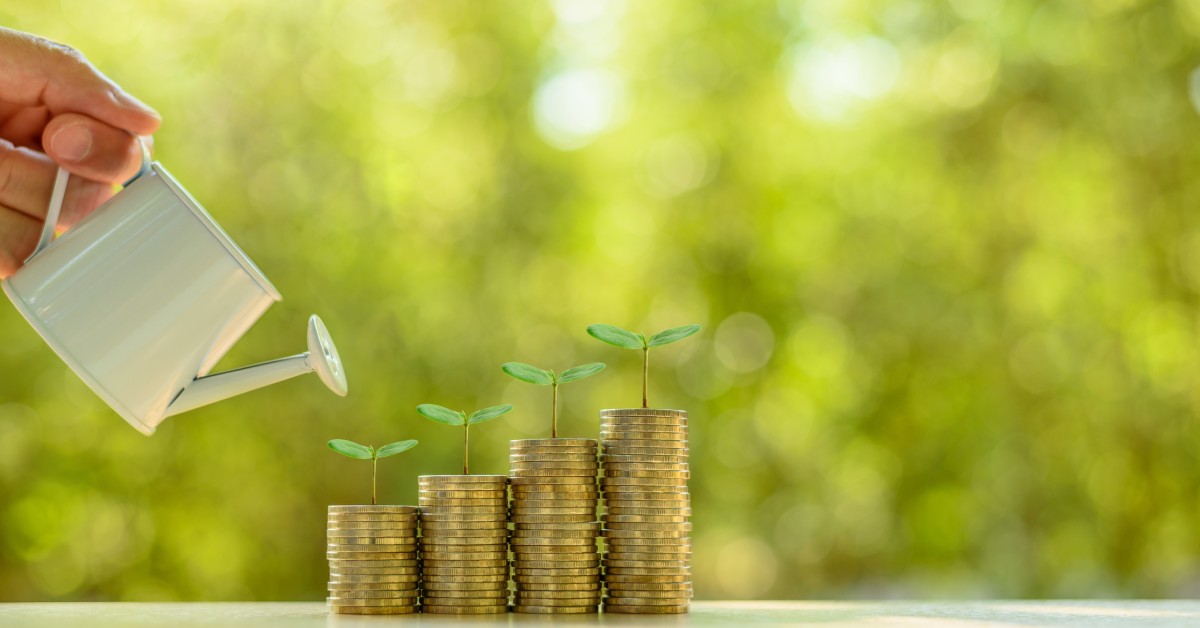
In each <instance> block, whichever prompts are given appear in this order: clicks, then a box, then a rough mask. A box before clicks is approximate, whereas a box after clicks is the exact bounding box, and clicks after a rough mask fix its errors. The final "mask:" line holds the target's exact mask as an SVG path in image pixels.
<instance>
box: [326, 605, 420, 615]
mask: <svg viewBox="0 0 1200 628" xmlns="http://www.w3.org/2000/svg"><path fill="white" fill-rule="evenodd" d="M329 612H331V613H337V614H340V615H411V614H415V613H418V612H420V608H418V607H417V605H416V604H410V605H404V606H334V605H332V604H331V605H330V606H329Z"/></svg>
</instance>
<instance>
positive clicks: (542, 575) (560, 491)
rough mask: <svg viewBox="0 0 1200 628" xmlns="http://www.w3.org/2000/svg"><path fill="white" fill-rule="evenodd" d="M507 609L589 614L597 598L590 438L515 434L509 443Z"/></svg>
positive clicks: (593, 448) (593, 464)
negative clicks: (509, 586) (509, 569)
mask: <svg viewBox="0 0 1200 628" xmlns="http://www.w3.org/2000/svg"><path fill="white" fill-rule="evenodd" d="M508 459H509V466H510V468H511V471H510V473H509V484H510V485H511V486H512V504H511V509H510V511H509V520H510V521H512V523H513V532H512V550H513V582H514V586H515V587H516V592H515V593H514V595H513V610H514V611H516V612H518V613H548V614H549V613H572V614H580V613H595V612H597V610H598V609H599V605H600V552H599V550H598V549H597V547H596V537H598V536H599V535H600V522H599V521H598V520H597V519H596V500H597V498H598V497H599V494H598V493H597V492H596V468H597V463H596V441H595V440H594V439H584V438H540V439H533V440H514V441H512V442H511V443H510V445H509V456H508Z"/></svg>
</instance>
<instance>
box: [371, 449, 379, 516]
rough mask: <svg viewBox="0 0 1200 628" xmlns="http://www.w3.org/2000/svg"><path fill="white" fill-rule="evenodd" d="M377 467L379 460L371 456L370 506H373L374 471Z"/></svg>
mask: <svg viewBox="0 0 1200 628" xmlns="http://www.w3.org/2000/svg"><path fill="white" fill-rule="evenodd" d="M378 467H379V458H376V457H375V456H371V505H372V506H374V505H375V475H376V474H375V470H376V469H377V468H378Z"/></svg>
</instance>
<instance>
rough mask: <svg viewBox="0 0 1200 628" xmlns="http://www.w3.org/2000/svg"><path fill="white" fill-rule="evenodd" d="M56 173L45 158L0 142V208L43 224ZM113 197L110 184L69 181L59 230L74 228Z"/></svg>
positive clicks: (80, 180) (25, 149)
mask: <svg viewBox="0 0 1200 628" xmlns="http://www.w3.org/2000/svg"><path fill="white" fill-rule="evenodd" d="M57 171H58V167H57V166H56V165H55V164H54V162H53V161H51V160H50V158H49V157H47V156H46V155H43V154H42V153H38V152H35V151H32V150H29V149H27V148H21V147H16V146H13V145H12V144H11V143H9V142H6V141H3V140H0V206H2V207H6V208H8V209H9V210H12V211H17V212H20V213H22V214H25V215H26V216H28V217H30V218H31V219H33V220H35V221H39V222H40V221H42V220H44V219H45V217H46V208H47V206H48V205H49V203H50V189H51V187H52V186H53V185H54V177H55V174H56V173H57ZM113 194H114V191H113V185H112V183H106V182H102V181H93V180H89V179H85V178H82V177H71V178H70V180H69V181H68V183H67V194H66V197H65V198H64V200H63V211H62V217H61V218H60V219H59V226H60V227H69V226H71V225H73V224H75V223H76V222H78V221H79V220H80V219H82V218H83V217H84V216H86V215H88V214H89V213H91V212H92V210H94V209H96V208H97V207H99V206H100V204H101V203H103V202H104V201H106V200H108V199H109V198H110V197H112V195H113Z"/></svg>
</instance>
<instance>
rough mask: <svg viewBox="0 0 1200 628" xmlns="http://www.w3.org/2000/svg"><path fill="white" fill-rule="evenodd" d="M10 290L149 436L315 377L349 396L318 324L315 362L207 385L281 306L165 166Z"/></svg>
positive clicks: (284, 364) (76, 367)
mask: <svg viewBox="0 0 1200 628" xmlns="http://www.w3.org/2000/svg"><path fill="white" fill-rule="evenodd" d="M60 177H64V178H63V181H64V186H65V175H61V174H60ZM48 222H49V220H48ZM52 227H53V225H49V224H48V225H47V228H48V229H49V228H52ZM3 288H4V292H5V294H6V295H7V296H8V297H9V299H10V300H11V301H12V302H13V304H14V305H16V307H17V309H18V310H19V311H20V312H21V314H23V315H24V317H25V319H26V320H28V321H29V323H30V324H31V325H32V326H33V327H34V328H35V329H36V330H37V332H38V333H39V334H40V335H41V336H42V338H43V339H45V340H46V342H47V343H48V344H49V345H50V346H51V347H52V348H53V349H54V351H55V352H56V353H57V354H58V356H59V357H60V358H62V360H63V361H64V362H66V363H67V364H68V365H69V366H70V367H71V369H72V370H73V371H75V373H76V374H78V375H79V376H80V378H82V379H83V381H84V382H85V383H87V385H88V386H89V387H90V388H91V389H92V390H93V391H94V392H95V393H96V394H97V395H99V396H100V397H101V398H102V399H103V400H104V401H105V402H106V403H108V405H109V406H111V407H112V408H113V410H115V411H116V412H117V413H118V414H120V415H121V416H122V417H123V418H124V419H125V420H126V421H128V422H129V423H130V424H131V425H133V426H134V427H135V428H137V429H138V430H139V431H141V432H143V433H145V434H147V435H148V434H152V433H153V432H154V430H155V428H156V427H157V426H158V424H159V423H161V422H162V420H163V419H165V418H166V417H168V416H171V415H172V414H177V413H178V412H180V411H184V410H187V409H191V408H194V407H197V406H198V405H202V403H209V402H212V401H215V400H217V399H221V398H224V397H228V396H231V395H233V394H239V393H241V392H245V391H246V390H249V389H251V388H254V387H258V386H262V385H266V384H270V383H273V382H274V381H278V380H279V379H285V378H287V377H292V376H295V375H298V374H301V373H306V372H311V371H313V370H317V371H318V374H320V375H321V378H322V380H325V381H326V384H327V385H329V386H330V388H332V389H334V391H335V392H337V393H338V394H342V395H344V394H345V392H346V382H345V374H344V372H343V371H342V368H341V363H340V358H339V357H338V355H337V350H336V348H335V347H334V346H333V343H332V340H330V339H329V338H328V332H327V331H326V330H325V328H324V325H323V324H321V322H320V319H318V318H316V317H315V316H314V317H313V318H312V319H311V320H310V324H309V327H310V329H309V352H308V353H305V354H302V355H299V356H293V357H291V358H284V359H283V360H276V361H274V362H272V363H267V364H263V365H259V366H256V367H248V368H245V369H238V370H237V371H233V372H230V373H227V374H224V375H221V376H214V377H213V379H211V380H210V381H205V380H209V378H207V377H205V376H206V375H207V374H208V373H209V371H210V370H211V369H212V368H213V366H214V365H215V364H216V363H217V362H218V361H219V360H220V359H221V357H222V356H224V355H225V353H226V352H227V351H228V350H229V349H230V347H232V346H233V344H234V343H236V342H237V341H238V339H239V338H241V336H242V334H244V333H245V332H246V330H248V329H249V328H250V326H251V325H253V324H254V323H255V321H257V320H258V318H259V317H260V316H261V315H262V314H263V312H265V311H266V309H267V308H268V307H270V306H271V304H272V303H274V302H276V301H278V300H280V299H281V296H280V294H279V291H278V290H276V288H275V287H274V286H273V285H272V284H271V282H270V281H269V280H267V278H266V276H265V275H263V273H262V272H261V271H260V270H259V269H258V267H257V266H255V265H254V263H253V262H252V261H251V260H250V258H249V257H247V256H246V254H245V253H243V252H242V251H241V249H239V248H238V247H237V245H236V244H235V243H234V242H233V240H232V239H230V238H229V236H228V235H226V234H225V232H224V231H223V230H222V229H221V228H220V226H219V225H217V223H216V222H215V221H214V220H213V219H212V217H211V216H209V215H208V213H207V212H206V211H205V210H204V209H203V208H202V207H201V206H200V204H199V203H197V202H196V200H195V199H194V198H192V197H191V195H190V194H188V193H187V191H186V190H184V188H183V187H182V186H181V185H179V183H178V182H177V181H176V180H175V179H174V178H173V177H172V176H171V175H170V174H169V173H168V172H167V171H166V170H165V169H164V168H163V167H162V166H161V165H159V164H157V163H155V164H153V165H152V166H151V167H150V169H149V171H148V172H146V173H145V174H143V175H142V176H140V177H139V178H137V179H136V180H135V181H133V182H132V183H130V184H129V185H127V186H126V187H125V188H124V189H123V190H122V191H121V192H119V193H118V194H117V195H116V196H114V197H113V198H112V199H110V200H109V201H108V202H106V203H105V204H104V205H102V206H101V207H99V208H98V209H97V210H96V211H95V212H93V213H92V214H91V215H90V216H88V217H87V218H85V219H84V220H82V221H80V222H79V224H77V225H75V226H74V227H72V228H71V229H70V230H68V231H67V232H66V233H64V234H63V235H62V236H61V237H59V238H57V239H55V240H54V241H53V242H50V243H49V244H48V246H45V248H44V249H41V250H39V251H37V252H36V253H35V254H34V255H33V256H32V257H31V258H30V259H29V260H28V261H27V262H26V263H25V265H24V266H23V267H22V268H21V269H20V270H18V271H17V272H16V273H15V274H14V275H12V276H11V277H9V278H8V279H6V280H5V281H4V282H3ZM314 350H315V351H316V355H313V353H314ZM322 371H324V372H322ZM330 380H332V381H330ZM193 389H194V391H195V392H194V393H193V392H189V391H190V390H193Z"/></svg>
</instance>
